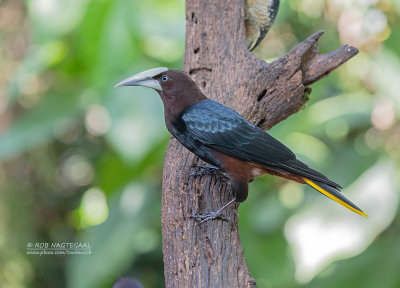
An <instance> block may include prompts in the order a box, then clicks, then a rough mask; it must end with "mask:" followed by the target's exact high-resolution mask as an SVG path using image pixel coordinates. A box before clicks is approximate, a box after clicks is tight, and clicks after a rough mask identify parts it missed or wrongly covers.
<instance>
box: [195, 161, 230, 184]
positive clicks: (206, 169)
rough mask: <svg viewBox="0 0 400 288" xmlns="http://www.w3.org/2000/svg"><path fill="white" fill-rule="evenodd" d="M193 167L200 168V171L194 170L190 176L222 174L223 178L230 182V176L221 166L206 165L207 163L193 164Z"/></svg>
mask: <svg viewBox="0 0 400 288" xmlns="http://www.w3.org/2000/svg"><path fill="white" fill-rule="evenodd" d="M192 167H193V168H200V170H199V171H194V172H192V173H190V176H192V177H196V176H204V175H215V174H218V175H221V176H222V179H223V180H224V181H225V182H226V183H229V178H228V177H227V176H226V175H225V174H224V173H223V172H222V170H221V168H218V167H216V166H212V165H209V166H206V165H193V166H192Z"/></svg>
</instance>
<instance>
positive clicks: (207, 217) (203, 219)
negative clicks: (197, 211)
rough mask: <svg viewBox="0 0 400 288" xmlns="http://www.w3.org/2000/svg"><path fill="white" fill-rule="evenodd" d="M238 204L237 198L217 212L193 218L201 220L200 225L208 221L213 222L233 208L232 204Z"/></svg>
mask: <svg viewBox="0 0 400 288" xmlns="http://www.w3.org/2000/svg"><path fill="white" fill-rule="evenodd" d="M235 202H236V197H235V198H233V199H232V200H231V201H229V202H228V203H226V204H225V205H224V206H222V207H221V208H219V209H218V210H217V211H214V212H210V213H207V214H204V215H193V216H192V218H198V219H200V220H201V221H200V224H201V223H204V222H206V221H208V220H213V219H215V218H217V217H218V216H219V215H220V214H221V213H222V211H224V210H225V209H226V208H228V207H229V206H231V205H232V204H234V203H235Z"/></svg>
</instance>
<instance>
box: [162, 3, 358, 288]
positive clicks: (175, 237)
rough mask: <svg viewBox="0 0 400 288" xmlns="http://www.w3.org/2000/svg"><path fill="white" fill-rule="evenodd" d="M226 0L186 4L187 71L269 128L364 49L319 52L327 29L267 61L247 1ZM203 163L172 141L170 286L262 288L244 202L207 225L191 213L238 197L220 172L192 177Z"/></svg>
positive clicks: (165, 222) (166, 199)
mask: <svg viewBox="0 0 400 288" xmlns="http://www.w3.org/2000/svg"><path fill="white" fill-rule="evenodd" d="M225 2H226V1H225V0H213V1H202V0H187V1H186V20H187V21H186V50H185V63H184V70H185V71H187V72H188V73H190V74H191V76H192V78H193V79H194V80H195V82H196V83H197V85H198V86H199V87H200V89H201V90H202V91H203V92H204V93H205V95H207V96H208V97H209V98H212V99H214V100H216V101H219V102H221V103H223V104H225V105H227V106H229V107H231V108H232V109H234V110H236V111H238V112H239V113H240V114H242V115H243V116H244V117H246V118H247V119H248V120H249V121H251V122H252V123H255V124H257V125H258V126H259V127H262V128H264V129H266V128H270V127H272V126H273V125H275V124H276V123H278V122H279V121H282V120H284V119H286V118H287V117H288V116H290V115H291V114H293V113H295V112H297V111H298V110H299V109H301V108H302V107H303V106H304V104H305V103H306V101H307V99H308V97H307V95H308V94H309V92H310V89H309V88H308V87H307V86H308V85H310V84H311V83H314V82H316V81H318V80H319V79H321V78H322V77H324V76H326V75H327V74H328V73H329V72H330V71H332V70H334V69H335V68H336V67H338V66H340V65H341V64H342V63H344V62H346V61H347V60H348V59H350V58H351V57H353V56H354V55H355V54H356V53H357V49H356V48H353V47H348V46H343V47H342V48H339V49H338V50H336V51H333V52H331V53H328V54H319V52H318V46H317V45H318V39H319V37H320V36H321V35H322V33H323V32H321V31H320V32H317V33H315V34H313V35H311V36H310V37H309V38H307V39H306V40H305V41H304V42H302V43H300V44H299V45H297V46H296V47H295V48H294V49H293V50H292V51H290V52H289V53H288V54H287V55H285V56H284V57H282V58H280V59H278V60H277V61H275V62H273V63H269V64H268V63H265V62H264V61H262V60H260V59H258V58H256V57H254V56H253V55H252V54H251V53H250V52H249V51H248V50H247V48H246V44H245V38H244V35H245V27H244V15H245V13H244V1H242V0H231V1H230V2H229V5H227V4H226V3H225ZM200 162H201V161H200V160H199V159H198V158H197V157H195V156H194V155H193V154H192V153H190V152H189V151H188V150H186V149H185V148H184V147H183V146H182V145H180V144H179V143H178V141H176V140H175V139H174V138H171V141H170V143H169V144H168V148H167V151H166V154H165V159H164V172H163V192H162V233H163V256H164V273H165V286H166V287H255V281H254V279H252V278H251V276H250V273H249V271H248V269H247V265H246V261H245V258H244V255H243V249H242V247H241V244H240V239H239V234H238V225H237V224H238V215H237V207H236V209H229V210H228V211H226V212H225V214H226V217H227V218H228V219H230V220H229V221H222V220H219V219H217V220H213V221H208V222H206V223H204V224H201V225H200V224H199V223H198V221H196V220H194V219H192V218H190V216H191V215H194V214H204V213H206V212H210V211H215V210H216V209H217V208H219V207H221V206H222V205H223V204H225V203H227V202H228V201H229V200H231V199H232V197H233V195H231V191H230V189H229V185H227V184H226V183H225V182H224V181H223V180H222V179H220V178H218V177H217V176H202V177H192V176H190V174H191V172H193V170H192V166H193V165H195V164H197V163H200ZM202 164H204V163H202ZM250 193H251V191H250ZM244 205H246V204H244Z"/></svg>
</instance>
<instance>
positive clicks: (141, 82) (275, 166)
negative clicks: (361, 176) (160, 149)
mask: <svg viewBox="0 0 400 288" xmlns="http://www.w3.org/2000/svg"><path fill="white" fill-rule="evenodd" d="M121 86H143V87H149V88H152V89H154V90H156V91H157V92H158V94H159V95H160V97H161V100H162V102H163V104H164V116H165V117H164V118H165V124H166V127H167V129H168V131H169V132H170V133H171V134H172V135H173V136H174V137H175V138H176V139H177V140H178V141H179V142H180V143H181V144H182V145H183V146H184V147H186V148H187V149H188V150H190V151H191V152H192V153H194V154H195V155H197V156H198V157H199V158H200V159H202V160H204V161H205V162H207V163H208V164H210V165H211V166H208V167H206V168H205V169H204V170H205V171H210V170H211V171H217V172H220V173H222V174H223V175H225V176H226V177H227V178H228V179H229V183H230V187H231V189H232V194H233V195H234V197H233V199H232V200H230V201H229V202H228V203H226V204H225V205H223V206H222V207H221V208H219V209H218V210H216V211H212V212H209V213H206V214H202V215H194V216H193V217H195V218H200V220H201V223H203V222H205V221H208V220H212V219H215V218H217V217H218V216H219V215H220V214H221V212H222V211H223V210H224V209H226V208H227V207H229V206H230V205H233V204H234V203H237V202H239V203H241V202H243V201H245V200H246V198H247V195H248V184H249V183H250V182H251V181H252V180H253V179H254V178H255V177H258V176H261V175H264V174H272V175H276V176H280V177H283V178H286V179H289V180H292V181H296V182H299V183H302V184H308V185H309V186H311V187H312V188H314V189H315V190H317V191H318V192H320V193H322V194H323V195H325V196H327V197H329V198H331V199H332V200H334V201H336V202H337V203H339V204H341V205H343V206H344V207H346V208H348V209H349V210H351V211H353V212H355V213H357V214H359V215H361V216H364V217H367V216H368V215H367V214H366V213H364V212H363V211H362V210H361V209H360V208H358V207H357V206H356V205H355V204H353V203H352V202H351V201H350V200H348V199H347V198H346V197H345V196H343V195H342V194H341V193H340V192H341V189H342V187H341V186H340V185H339V184H337V183H335V182H333V181H331V180H329V179H328V178H327V177H326V176H324V175H323V174H321V173H319V172H317V171H316V170H313V169H311V168H310V167H308V166H307V165H306V164H304V163H303V162H301V161H300V160H298V159H297V158H296V155H295V154H294V153H293V152H292V151H291V150H290V149H289V148H288V147H286V146H285V145H284V144H282V143H281V142H279V141H278V140H277V139H275V138H273V137H272V136H271V135H269V134H268V133H267V132H265V131H264V130H262V129H261V128H259V127H257V126H255V125H253V124H252V123H250V122H249V121H247V120H246V119H245V118H244V117H243V116H241V115H240V114H239V113H237V112H235V111H234V110H232V109H230V108H228V107H227V106H225V105H223V104H221V103H219V102H216V101H213V100H211V99H209V98H207V97H206V96H205V95H204V94H203V93H202V92H201V91H200V89H199V88H198V86H197V85H196V83H195V82H194V81H193V80H192V78H191V77H190V75H189V74H187V73H186V72H183V71H180V70H173V69H168V68H166V67H159V68H153V69H150V70H146V71H143V72H141V73H138V74H136V75H134V76H132V77H129V78H127V79H125V80H123V81H121V82H120V83H118V84H117V85H115V87H121ZM205 173H208V172H205ZM200 175H201V173H200Z"/></svg>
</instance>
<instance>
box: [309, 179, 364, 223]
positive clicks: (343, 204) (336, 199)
mask: <svg viewBox="0 0 400 288" xmlns="http://www.w3.org/2000/svg"><path fill="white" fill-rule="evenodd" d="M302 179H303V180H304V182H306V183H307V184H308V185H310V186H311V187H313V188H314V189H316V190H318V191H319V192H321V193H322V194H324V195H325V196H326V197H329V198H331V199H332V200H333V201H335V202H337V203H339V204H340V205H342V206H344V207H346V208H347V209H349V210H351V211H353V212H354V213H357V214H359V215H361V216H363V217H368V215H367V214H366V213H364V212H363V211H361V210H358V209H356V208H354V207H352V206H350V205H349V204H347V203H346V202H344V201H343V200H341V199H339V198H337V197H336V196H335V195H332V194H331V193H329V192H328V191H326V190H325V189H323V188H321V187H319V186H318V185H317V184H315V183H314V182H312V181H311V180H310V179H307V178H304V177H303V178H302Z"/></svg>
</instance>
